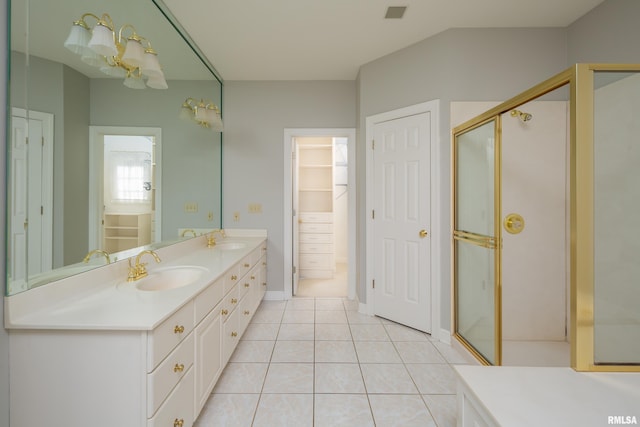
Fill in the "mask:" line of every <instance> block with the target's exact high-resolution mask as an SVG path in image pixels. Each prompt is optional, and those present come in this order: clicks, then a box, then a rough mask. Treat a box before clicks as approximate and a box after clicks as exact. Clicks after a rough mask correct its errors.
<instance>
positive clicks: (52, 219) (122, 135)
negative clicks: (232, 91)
mask: <svg viewBox="0 0 640 427" xmlns="http://www.w3.org/2000/svg"><path fill="white" fill-rule="evenodd" d="M155 3H156V4H153V3H152V2H149V1H145V2H143V1H137V2H131V1H126V0H111V1H106V0H61V1H57V2H51V1H48V0H12V1H11V5H10V10H11V21H10V25H11V37H10V40H11V57H10V76H11V78H10V87H9V94H10V105H9V106H8V107H9V113H10V114H11V132H8V138H7V153H8V156H7V157H8V161H9V167H8V170H9V179H8V184H7V185H8V188H7V195H8V196H7V197H8V203H7V204H8V214H7V221H8V224H7V227H8V228H7V230H8V233H7V234H8V242H7V254H8V255H7V257H8V259H7V274H8V278H7V290H6V292H7V294H9V295H10V294H13V293H17V292H21V291H23V290H27V289H30V288H33V287H35V286H39V285H42V284H45V283H48V282H50V281H53V280H58V279H60V278H63V277H66V276H69V275H72V274H76V273H80V272H83V271H86V270H88V269H91V268H95V267H99V266H102V265H105V264H106V263H107V261H111V262H113V261H115V260H118V259H122V258H124V257H126V256H129V254H130V253H132V252H133V253H136V252H135V251H137V250H139V247H140V246H142V245H148V244H149V245H153V246H154V247H160V246H162V245H164V244H168V243H171V242H174V241H176V240H177V239H179V238H180V236H179V233H178V230H180V229H184V228H193V229H213V228H219V227H220V226H221V212H222V209H221V196H220V189H221V174H220V172H221V167H220V161H221V140H222V138H221V133H220V131H221V129H222V122H221V120H220V113H219V110H218V108H219V106H220V104H221V97H222V83H221V80H219V79H218V78H217V77H216V75H215V74H214V70H213V68H212V67H211V65H210V64H208V63H205V62H203V61H202V59H201V58H203V56H202V55H200V54H199V53H196V52H197V50H196V49H194V48H192V47H191V46H190V45H189V44H187V42H185V40H188V37H186V36H185V35H183V34H180V33H179V32H178V31H177V30H176V28H177V26H176V25H174V24H175V23H173V22H170V21H169V20H168V19H167V16H169V15H168V14H167V13H166V8H164V7H163V4H162V3H161V2H159V1H155ZM159 8H162V9H163V11H161V10H160V9H159ZM85 14H92V15H95V17H93V16H91V15H86V16H85V17H84V21H85V23H86V24H87V26H88V27H90V28H92V27H95V26H96V24H97V22H98V20H99V19H100V18H102V19H103V20H104V21H105V23H107V24H108V26H112V27H113V30H114V34H115V36H110V37H111V39H109V37H107V39H106V41H104V40H103V42H101V43H102V44H110V42H114V41H115V42H116V46H115V50H111V53H115V56H109V57H107V59H105V58H104V57H99V56H96V55H94V56H95V57H94V58H93V59H94V60H95V59H96V57H97V59H98V60H99V61H102V63H100V62H98V63H100V64H101V65H100V66H95V65H91V64H92V63H93V64H95V63H96V62H95V61H93V62H92V61H91V60H89V58H87V56H88V55H89V53H90V52H89V51H87V50H86V48H79V47H78V48H77V49H74V50H75V51H76V52H82V53H81V54H77V53H74V52H72V51H71V50H69V49H67V48H65V46H64V44H65V42H66V41H67V42H68V36H69V32H70V30H71V28H72V27H73V28H75V27H76V26H74V25H73V23H74V21H79V20H80V19H81V17H82V16H83V15H85ZM104 14H108V18H106V15H104ZM103 15H104V16H103ZM170 19H171V18H170ZM99 26H100V27H101V30H103V29H104V28H102V27H104V26H101V25H99ZM121 29H122V32H121V33H122V38H119V33H120V30H121ZM74 31H75V30H74ZM108 34H111V33H108ZM114 37H115V38H114ZM127 39H129V40H127ZM131 40H133V42H132V43H135V44H140V45H141V47H142V51H140V50H139V49H138V54H141V55H142V58H143V60H142V62H140V63H139V64H144V63H145V62H144V58H145V56H148V55H147V54H151V55H152V56H153V57H154V58H155V59H157V63H158V64H160V66H161V68H160V70H161V71H160V72H161V73H162V74H159V73H158V67H156V66H155V65H154V64H153V63H152V64H151V65H149V66H148V67H146V66H145V65H139V66H138V67H135V66H132V64H136V60H135V59H131V58H133V57H134V56H135V52H134V53H130V52H129V50H128V49H127V45H128V43H129V42H130V41H131ZM85 42H86V39H85ZM118 42H119V44H120V46H118ZM86 43H87V45H95V44H96V43H97V42H95V43H94V41H93V40H92V41H89V42H86ZM151 43H152V47H151ZM67 44H69V43H67ZM83 49H85V50H83ZM87 52H89V53H87ZM102 52H103V53H104V52H107V51H102ZM155 54H157V56H155ZM118 61H120V62H121V63H122V62H124V63H125V64H126V66H120V65H117V64H118ZM105 64H107V65H105ZM114 65H117V66H114ZM145 67H146V68H145ZM101 68H102V70H101ZM132 78H136V79H138V81H137V82H133V81H132V80H131V79H132ZM140 83H143V84H142V85H140ZM164 83H166V84H164ZM136 87H140V88H141V89H135V88H136ZM154 88H155V89H154ZM187 99H193V100H206V101H207V102H206V104H207V107H206V108H205V110H206V111H201V112H200V115H199V116H198V117H199V118H200V119H202V118H203V117H204V118H206V123H202V120H200V121H199V122H198V121H197V119H196V114H195V113H196V112H194V114H193V117H192V118H188V119H187V120H183V119H180V113H181V110H182V105H183V104H184V102H185V100H187ZM197 104H198V103H197V102H196V104H195V105H197ZM140 139H142V140H143V141H146V142H140V143H138V142H135V141H136V140H140ZM107 140H109V141H114V140H117V141H118V142H117V143H114V144H116V145H115V147H116V148H113V147H114V146H112V147H111V148H106V147H107V145H110V144H111V142H107ZM105 150H107V151H105ZM185 171H189V173H188V174H187V173H185ZM187 207H188V208H189V209H187ZM187 211H189V212H187ZM92 251H96V252H93V253H92ZM101 251H104V252H105V253H108V254H109V257H107V256H103V255H101V254H103V252H101ZM89 254H91V256H89V257H88V259H87V262H83V259H85V257H86V256H87V255H89Z"/></svg>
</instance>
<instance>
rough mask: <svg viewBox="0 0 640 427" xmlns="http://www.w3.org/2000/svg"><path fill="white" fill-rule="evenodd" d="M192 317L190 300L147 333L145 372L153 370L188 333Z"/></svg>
mask: <svg viewBox="0 0 640 427" xmlns="http://www.w3.org/2000/svg"><path fill="white" fill-rule="evenodd" d="M193 318H194V316H193V300H191V301H189V302H188V303H187V304H185V305H184V307H182V308H181V309H180V310H178V311H176V312H175V313H174V314H173V315H172V316H171V317H169V318H168V319H167V320H165V321H164V322H162V323H161V324H160V326H158V327H156V328H155V329H154V330H153V331H151V332H149V333H148V334H147V347H148V353H147V372H151V371H153V369H154V368H155V367H156V366H157V365H158V363H160V361H161V360H162V359H164V358H165V357H166V355H167V354H169V353H170V352H171V350H173V349H174V348H175V346H177V345H178V344H180V342H181V341H182V340H183V339H184V338H185V337H186V336H187V335H189V333H190V332H191V331H192V330H193V326H194V324H193Z"/></svg>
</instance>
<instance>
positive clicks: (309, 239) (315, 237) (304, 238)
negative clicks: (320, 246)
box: [298, 233, 333, 243]
mask: <svg viewBox="0 0 640 427" xmlns="http://www.w3.org/2000/svg"><path fill="white" fill-rule="evenodd" d="M298 241H299V242H300V243H333V234H329V233H326V234H312V233H300V235H299V237H298Z"/></svg>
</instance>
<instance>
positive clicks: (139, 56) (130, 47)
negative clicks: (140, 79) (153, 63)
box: [122, 39, 144, 68]
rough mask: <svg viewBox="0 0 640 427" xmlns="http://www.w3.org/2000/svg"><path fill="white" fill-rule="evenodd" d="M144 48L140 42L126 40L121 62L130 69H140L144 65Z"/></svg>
mask: <svg viewBox="0 0 640 427" xmlns="http://www.w3.org/2000/svg"><path fill="white" fill-rule="evenodd" d="M143 57H144V48H143V47H142V43H140V40H136V39H128V40H127V46H126V47H125V49H124V54H122V62H124V63H125V64H129V65H131V66H132V67H138V68H139V67H141V66H142V64H143V63H144V58H143Z"/></svg>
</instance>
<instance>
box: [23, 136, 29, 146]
mask: <svg viewBox="0 0 640 427" xmlns="http://www.w3.org/2000/svg"><path fill="white" fill-rule="evenodd" d="M24 143H25V144H27V145H29V137H28V136H27V137H26V138H25V139H24Z"/></svg>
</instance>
